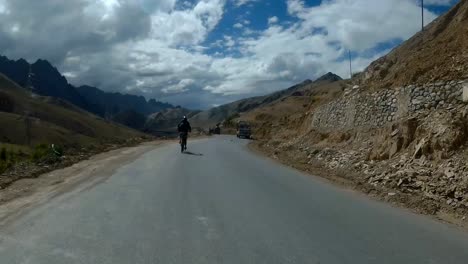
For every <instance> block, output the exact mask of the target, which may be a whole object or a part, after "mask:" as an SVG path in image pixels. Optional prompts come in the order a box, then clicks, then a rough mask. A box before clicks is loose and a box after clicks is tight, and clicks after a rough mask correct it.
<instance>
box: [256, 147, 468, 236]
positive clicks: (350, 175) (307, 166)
mask: <svg viewBox="0 0 468 264" xmlns="http://www.w3.org/2000/svg"><path fill="white" fill-rule="evenodd" d="M248 147H249V149H250V150H251V151H253V152H255V153H257V154H259V155H263V156H266V157H268V158H271V159H273V160H275V161H277V162H280V163H282V164H284V165H286V166H288V167H291V168H294V169H297V170H299V171H302V172H305V173H306V174H308V175H310V176H311V177H318V179H320V180H323V181H327V182H329V183H331V184H335V185H338V186H340V187H342V188H345V189H348V190H352V191H356V192H357V193H359V194H362V195H366V196H367V197H370V198H371V199H375V200H377V201H381V202H386V203H389V204H391V205H392V206H395V207H398V208H402V209H408V210H410V211H412V212H414V213H417V214H423V215H427V216H429V217H432V218H434V219H436V220H438V221H441V222H444V223H449V224H453V225H455V226H458V227H460V228H462V229H464V230H468V219H467V218H468V217H467V214H466V212H465V211H463V212H459V211H454V210H452V209H451V208H450V207H448V206H447V207H440V205H439V204H437V203H435V202H430V201H428V200H427V198H426V197H423V196H421V195H415V194H411V195H410V194H404V193H401V192H398V193H396V192H395V190H393V189H385V188H383V187H376V186H373V185H370V184H368V183H367V182H363V181H360V180H358V179H360V177H358V176H357V175H356V172H352V171H349V170H338V169H334V170H332V169H329V168H327V167H326V166H325V164H322V163H321V162H310V161H309V162H307V160H306V159H303V157H301V154H300V153H293V152H289V151H287V152H277V151H274V150H272V149H269V148H268V147H265V145H264V144H263V142H259V141H254V142H252V143H250V144H249V145H248Z"/></svg>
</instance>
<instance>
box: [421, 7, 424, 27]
mask: <svg viewBox="0 0 468 264" xmlns="http://www.w3.org/2000/svg"><path fill="white" fill-rule="evenodd" d="M421 31H424V0H421Z"/></svg>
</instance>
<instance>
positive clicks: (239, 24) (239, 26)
mask: <svg viewBox="0 0 468 264" xmlns="http://www.w3.org/2000/svg"><path fill="white" fill-rule="evenodd" d="M233 27H234V28H243V27H244V25H242V24H241V23H236V24H234V26H233Z"/></svg>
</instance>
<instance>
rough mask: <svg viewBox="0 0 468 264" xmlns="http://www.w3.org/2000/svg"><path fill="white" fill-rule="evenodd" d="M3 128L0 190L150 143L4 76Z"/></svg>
mask: <svg viewBox="0 0 468 264" xmlns="http://www.w3.org/2000/svg"><path fill="white" fill-rule="evenodd" d="M0 124H1V125H0V189H3V188H6V187H7V186H9V185H10V184H11V183H13V182H15V181H16V180H18V179H22V178H34V177H36V176H38V175H40V174H42V173H44V172H47V171H50V170H53V169H56V168H60V167H63V166H69V165H71V164H73V163H75V162H77V161H79V160H82V159H85V158H87V157H89V156H90V155H92V154H95V153H99V152H102V151H106V150H110V149H113V148H116V147H119V146H124V145H133V144H136V143H138V142H141V141H143V140H146V139H147V137H146V136H145V135H144V134H142V133H140V132H137V131H134V130H132V129H129V128H127V127H124V126H121V125H117V124H115V123H111V122H108V121H105V120H103V119H101V118H99V117H97V116H95V115H93V114H90V113H88V112H86V111H84V110H82V109H80V108H78V107H76V106H74V105H72V104H70V103H68V102H66V101H63V100H61V99H57V98H51V97H41V96H37V95H33V94H31V93H30V92H29V91H27V90H25V89H24V88H22V87H19V86H17V85H16V84H15V83H13V82H12V81H10V80H9V79H8V78H6V77H4V76H3V75H0ZM51 144H54V148H52V147H51ZM0 202H1V200H0Z"/></svg>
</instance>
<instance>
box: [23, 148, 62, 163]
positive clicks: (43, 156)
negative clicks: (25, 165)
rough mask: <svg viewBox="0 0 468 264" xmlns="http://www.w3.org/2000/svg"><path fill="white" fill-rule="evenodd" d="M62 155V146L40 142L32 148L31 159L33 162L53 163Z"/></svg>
mask: <svg viewBox="0 0 468 264" xmlns="http://www.w3.org/2000/svg"><path fill="white" fill-rule="evenodd" d="M61 156H63V148H62V147H60V146H57V145H54V147H52V145H50V146H49V145H46V144H40V145H37V146H36V147H35V148H34V151H33V153H32V156H31V157H32V160H33V161H35V162H44V163H49V164H51V163H55V162H57V161H59V160H60V157H61Z"/></svg>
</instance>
